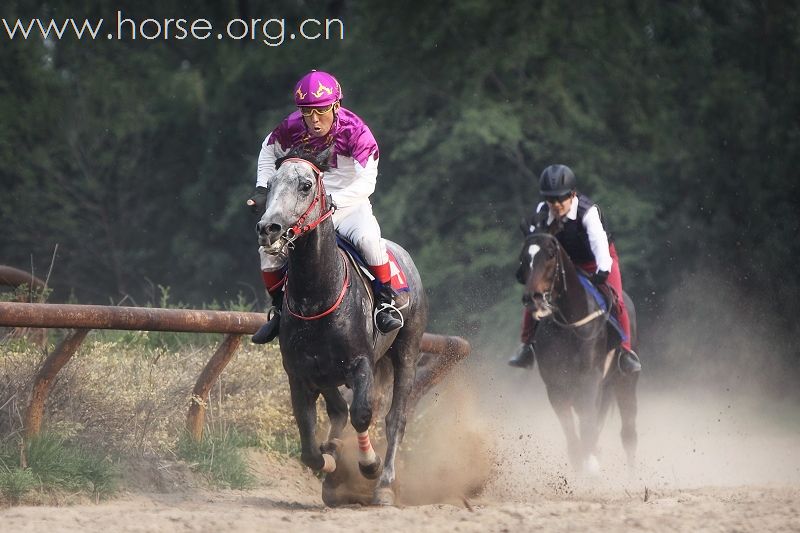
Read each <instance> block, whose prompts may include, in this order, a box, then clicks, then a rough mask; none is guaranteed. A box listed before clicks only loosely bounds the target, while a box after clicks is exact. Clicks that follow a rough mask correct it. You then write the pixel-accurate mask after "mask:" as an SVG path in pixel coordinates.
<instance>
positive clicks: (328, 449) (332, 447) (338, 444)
mask: <svg viewBox="0 0 800 533" xmlns="http://www.w3.org/2000/svg"><path fill="white" fill-rule="evenodd" d="M343 446H344V445H343V443H342V441H341V440H340V439H331V440H326V441H325V442H323V443H322V444H320V445H319V451H321V452H322V453H327V454H330V455H333V456H334V457H337V458H338V457H339V453H340V452H341V451H342V447H343Z"/></svg>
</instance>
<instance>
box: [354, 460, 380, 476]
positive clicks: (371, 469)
mask: <svg viewBox="0 0 800 533" xmlns="http://www.w3.org/2000/svg"><path fill="white" fill-rule="evenodd" d="M358 469H359V470H360V471H361V475H362V476H364V477H365V478H367V479H377V478H378V476H380V475H381V472H383V464H382V463H381V458H380V456H379V455H376V456H375V462H374V463H370V464H368V465H362V464H361V463H358Z"/></svg>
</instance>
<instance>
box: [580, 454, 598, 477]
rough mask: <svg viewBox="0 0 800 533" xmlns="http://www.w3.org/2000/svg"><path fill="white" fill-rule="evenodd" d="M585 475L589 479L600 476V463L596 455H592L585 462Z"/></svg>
mask: <svg viewBox="0 0 800 533" xmlns="http://www.w3.org/2000/svg"><path fill="white" fill-rule="evenodd" d="M583 473H584V474H585V475H587V476H589V477H597V476H598V475H600V461H598V460H597V457H595V455H594V454H591V455H590V456H589V457H587V458H586V460H585V461H584V462H583Z"/></svg>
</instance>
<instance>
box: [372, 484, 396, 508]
mask: <svg viewBox="0 0 800 533" xmlns="http://www.w3.org/2000/svg"><path fill="white" fill-rule="evenodd" d="M372 505H394V491H393V490H392V489H391V488H390V487H378V488H376V489H375V492H374V493H373V494H372Z"/></svg>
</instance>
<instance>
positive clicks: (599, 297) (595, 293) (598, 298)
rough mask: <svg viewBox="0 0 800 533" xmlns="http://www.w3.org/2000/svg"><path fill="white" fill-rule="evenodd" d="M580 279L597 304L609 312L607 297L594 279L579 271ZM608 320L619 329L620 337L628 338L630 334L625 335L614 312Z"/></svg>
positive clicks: (624, 339)
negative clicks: (593, 281) (595, 284)
mask: <svg viewBox="0 0 800 533" xmlns="http://www.w3.org/2000/svg"><path fill="white" fill-rule="evenodd" d="M578 279H579V280H581V283H582V284H583V288H584V289H586V292H588V293H589V294H591V295H592V298H594V301H595V302H597V305H599V306H600V309H602V310H603V311H604V312H606V313H607V312H608V302H606V299H605V298H604V297H603V294H602V293H601V292H600V291H599V290H598V288H597V287H595V286H594V283H592V280H590V279H589V278H588V277H586V276H584V275H583V274H582V273H578ZM608 321H609V322H610V323H611V325H612V326H613V327H614V329H615V330H617V333H618V334H619V336H620V338H621V339H622V340H623V341H626V340H628V336H627V335H625V332H624V331H622V326H620V325H619V321H618V320H617V317H615V316H614V315H613V314H611V315H609V316H608Z"/></svg>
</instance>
